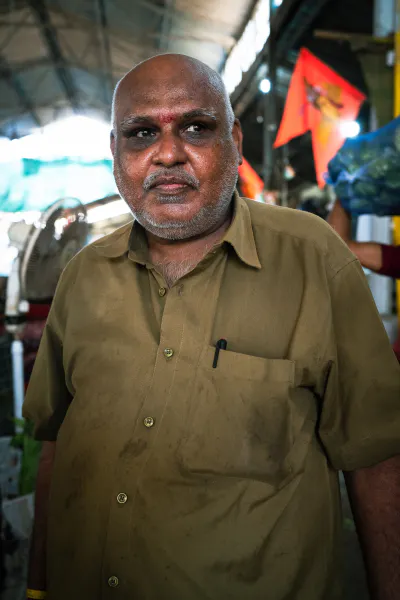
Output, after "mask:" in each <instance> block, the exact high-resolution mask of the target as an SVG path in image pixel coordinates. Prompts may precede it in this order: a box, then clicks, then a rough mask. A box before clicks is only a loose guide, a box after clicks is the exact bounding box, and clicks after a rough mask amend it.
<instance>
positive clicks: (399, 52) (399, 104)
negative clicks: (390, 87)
mask: <svg viewBox="0 0 400 600" xmlns="http://www.w3.org/2000/svg"><path fill="white" fill-rule="evenodd" d="M395 31H396V33H395V55H396V60H395V65H394V116H395V117H398V116H399V115H400V0H396V13H395ZM393 237H394V243H395V244H399V245H400V217H394V218H393ZM396 289H397V314H398V317H399V326H400V281H398V282H397V285H396Z"/></svg>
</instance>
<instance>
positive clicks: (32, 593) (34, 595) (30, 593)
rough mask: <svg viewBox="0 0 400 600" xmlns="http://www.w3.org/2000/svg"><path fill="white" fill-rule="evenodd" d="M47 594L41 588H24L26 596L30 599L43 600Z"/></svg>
mask: <svg viewBox="0 0 400 600" xmlns="http://www.w3.org/2000/svg"><path fill="white" fill-rule="evenodd" d="M46 596H47V592H43V591H41V590H29V589H28V590H26V597H27V598H30V599H31V600H44V599H45V598H46Z"/></svg>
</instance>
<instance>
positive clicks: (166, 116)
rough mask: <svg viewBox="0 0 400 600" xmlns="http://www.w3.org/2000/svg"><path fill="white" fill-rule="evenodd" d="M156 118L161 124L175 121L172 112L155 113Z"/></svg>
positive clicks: (174, 115)
mask: <svg viewBox="0 0 400 600" xmlns="http://www.w3.org/2000/svg"><path fill="white" fill-rule="evenodd" d="M157 119H158V120H159V121H160V123H162V124H163V125H169V124H170V123H173V122H174V121H176V114H175V113H173V112H168V111H163V112H160V113H158V114H157Z"/></svg>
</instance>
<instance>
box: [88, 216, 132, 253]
mask: <svg viewBox="0 0 400 600" xmlns="http://www.w3.org/2000/svg"><path fill="white" fill-rule="evenodd" d="M132 225H133V221H129V223H127V224H126V225H123V226H122V227H119V228H118V229H116V230H115V231H113V232H112V233H109V234H108V235H105V236H103V237H101V238H99V239H98V240H96V241H94V242H92V243H91V244H88V246H86V248H84V250H83V251H85V250H86V251H87V252H90V251H93V250H94V251H95V252H96V253H97V254H99V255H100V256H105V257H107V258H115V257H117V256H122V254H125V252H127V251H128V244H129V236H130V234H131V231H132Z"/></svg>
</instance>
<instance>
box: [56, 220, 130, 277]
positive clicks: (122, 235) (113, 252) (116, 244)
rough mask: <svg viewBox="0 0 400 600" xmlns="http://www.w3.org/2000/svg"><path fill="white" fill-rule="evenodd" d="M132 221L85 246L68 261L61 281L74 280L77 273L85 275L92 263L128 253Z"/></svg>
mask: <svg viewBox="0 0 400 600" xmlns="http://www.w3.org/2000/svg"><path fill="white" fill-rule="evenodd" d="M132 223H133V222H132V221H131V222H129V223H127V224H126V225H123V226H122V227H119V228H118V229H116V230H115V231H113V232H112V233H110V234H108V235H105V236H103V237H101V238H99V239H97V240H95V241H94V242H91V243H90V244H87V245H86V246H85V247H84V248H82V250H80V251H79V252H78V253H77V254H75V256H74V257H73V258H72V259H71V260H70V261H69V263H68V264H67V266H66V267H65V269H64V271H63V274H62V278H61V279H62V280H63V281H64V282H66V281H68V280H75V279H76V277H77V275H78V273H79V274H80V275H82V273H83V272H84V273H87V272H88V269H90V268H91V266H93V263H94V262H96V263H99V262H102V261H104V259H109V258H118V257H120V256H123V255H124V254H125V253H126V252H127V251H128V245H129V236H130V233H131V230H132Z"/></svg>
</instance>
